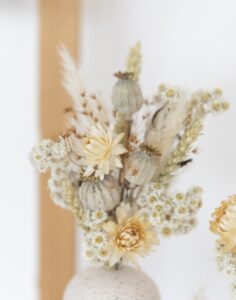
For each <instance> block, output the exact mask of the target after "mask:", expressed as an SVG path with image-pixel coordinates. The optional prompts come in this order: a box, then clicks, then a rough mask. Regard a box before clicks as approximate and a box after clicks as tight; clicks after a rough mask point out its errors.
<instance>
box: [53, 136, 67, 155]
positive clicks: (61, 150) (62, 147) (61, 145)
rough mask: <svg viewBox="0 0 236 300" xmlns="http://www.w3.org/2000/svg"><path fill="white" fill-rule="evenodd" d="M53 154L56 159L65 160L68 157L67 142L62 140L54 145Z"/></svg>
mask: <svg viewBox="0 0 236 300" xmlns="http://www.w3.org/2000/svg"><path fill="white" fill-rule="evenodd" d="M51 152H52V157H53V158H54V159H58V160H59V159H63V158H64V157H65V156H66V155H67V151H66V144H65V140H64V139H63V138H60V140H59V141H58V142H57V143H54V144H53V145H52V149H51Z"/></svg>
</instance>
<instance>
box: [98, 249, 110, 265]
mask: <svg viewBox="0 0 236 300" xmlns="http://www.w3.org/2000/svg"><path fill="white" fill-rule="evenodd" d="M110 255H111V253H110V249H109V248H108V247H107V246H103V247H100V248H99V249H98V250H97V252H96V256H97V257H98V259H99V260H101V261H103V262H108V261H109V257H110Z"/></svg>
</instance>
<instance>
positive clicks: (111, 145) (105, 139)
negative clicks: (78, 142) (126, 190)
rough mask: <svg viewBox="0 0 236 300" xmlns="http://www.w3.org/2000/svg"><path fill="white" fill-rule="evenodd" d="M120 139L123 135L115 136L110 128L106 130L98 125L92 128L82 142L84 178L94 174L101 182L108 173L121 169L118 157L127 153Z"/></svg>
mask: <svg viewBox="0 0 236 300" xmlns="http://www.w3.org/2000/svg"><path fill="white" fill-rule="evenodd" d="M122 138H123V133H121V134H118V135H116V134H115V132H114V130H113V127H112V126H110V127H109V128H108V129H107V130H105V129H104V128H103V127H102V126H100V125H97V127H93V128H92V130H91V135H90V136H87V137H86V138H84V140H83V151H82V154H83V156H84V158H85V162H86V165H87V168H86V170H85V173H84V176H90V175H92V174H94V176H95V177H99V178H100V179H101V180H103V178H104V176H105V175H108V174H109V173H110V171H113V170H114V169H115V168H122V163H121V158H120V155H121V154H123V153H125V152H127V150H126V149H125V147H124V146H123V145H122V144H121V140H122Z"/></svg>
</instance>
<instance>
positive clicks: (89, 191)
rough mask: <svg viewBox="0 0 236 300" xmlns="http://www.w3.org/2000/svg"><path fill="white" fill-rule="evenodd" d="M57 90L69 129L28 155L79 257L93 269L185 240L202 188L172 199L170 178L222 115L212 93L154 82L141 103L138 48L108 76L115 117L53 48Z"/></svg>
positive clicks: (222, 104) (219, 99)
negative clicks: (79, 234) (75, 239)
mask: <svg viewBox="0 0 236 300" xmlns="http://www.w3.org/2000/svg"><path fill="white" fill-rule="evenodd" d="M60 56H61V61H62V65H63V68H64V78H63V83H64V86H65V88H66V90H67V91H68V92H69V94H70V96H71V98H72V100H73V107H69V108H67V109H66V110H65V116H66V120H67V124H68V130H67V132H65V133H63V134H61V135H60V136H59V138H58V140H57V141H52V140H50V139H43V140H41V141H40V142H39V143H37V144H36V145H35V146H34V147H33V149H32V152H31V162H32V164H33V166H34V167H35V169H36V170H38V171H39V172H46V171H48V170H50V172H51V175H50V179H49V182H48V187H49V190H50V194H51V198H52V200H53V201H54V203H55V204H57V205H59V206H61V207H63V208H65V209H68V210H70V211H71V212H72V213H73V214H74V216H75V218H76V220H77V222H78V225H79V226H80V227H81V229H82V231H83V233H84V234H83V244H84V256H85V257H86V258H87V259H88V260H90V261H91V263H92V264H93V265H96V266H105V267H108V268H117V267H119V265H120V264H121V263H122V262H126V261H130V262H132V263H134V264H137V257H138V256H145V255H147V254H148V253H149V252H150V251H152V250H153V249H154V247H155V246H156V245H157V244H159V239H160V238H162V237H170V236H172V235H178V234H186V233H189V232H190V231H191V230H192V229H193V228H194V227H195V225H196V214H197V212H198V210H199V208H200V207H201V204H202V189H201V188H200V187H197V186H196V187H191V188H190V189H189V190H188V191H187V192H173V191H172V190H171V188H170V187H171V183H172V182H173V179H174V178H175V177H176V176H177V175H178V174H179V173H180V172H181V170H183V169H184V168H185V166H186V165H188V164H190V163H191V161H192V160H193V158H194V156H195V155H196V154H197V151H196V147H195V142H196V141H197V139H198V138H199V136H200V135H201V134H202V131H203V123H204V120H205V117H206V116H207V115H209V114H214V113H216V114H217V113H220V112H223V111H225V110H226V109H227V108H228V106H229V105H228V102H226V101H225V100H224V98H223V95H222V91H221V90H220V89H218V88H216V89H213V90H211V91H206V90H199V91H196V92H194V93H192V94H190V93H188V92H187V91H185V90H184V89H182V88H180V87H174V86H170V85H165V84H162V85H160V86H159V88H158V91H157V92H156V93H155V94H154V96H152V97H150V98H149V99H146V98H143V95H142V92H141V88H140V85H139V75H140V70H141V59H142V58H141V47H140V44H139V43H138V44H137V45H136V46H135V47H134V48H132V49H131V50H130V53H129V55H128V60H127V64H126V68H125V72H118V73H116V74H115V77H116V82H115V84H114V86H113V89H112V96H111V100H112V104H113V108H114V110H113V112H109V111H107V110H106V107H105V105H104V103H102V101H101V100H100V97H99V96H98V95H97V94H96V93H91V92H89V91H88V90H87V89H86V88H84V87H83V85H82V82H81V78H80V74H79V72H78V70H77V67H76V64H75V62H74V61H73V59H72V57H71V56H70V54H69V52H68V51H67V50H66V48H64V47H62V48H61V49H60Z"/></svg>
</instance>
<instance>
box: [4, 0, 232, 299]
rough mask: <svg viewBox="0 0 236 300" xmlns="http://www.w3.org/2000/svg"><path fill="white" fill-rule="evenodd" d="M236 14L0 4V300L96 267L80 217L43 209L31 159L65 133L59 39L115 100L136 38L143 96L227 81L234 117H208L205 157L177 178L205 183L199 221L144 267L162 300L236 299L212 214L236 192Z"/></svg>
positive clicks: (44, 290)
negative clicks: (39, 144) (87, 254)
mask: <svg viewBox="0 0 236 300" xmlns="http://www.w3.org/2000/svg"><path fill="white" fill-rule="evenodd" d="M235 10H236V2H235V1H234V0H208V1H205V0H199V1H194V0H178V1H175V0H166V1H160V0H149V1H144V0H129V1H125V0H119V1H118V0H113V1H110V0H96V1H95V0H80V1H79V0H78V1H77V0H57V1H56V0H50V1H49V0H41V1H40V0H38V1H36V0H5V1H4V0H0V42H1V46H0V82H1V83H0V101H1V110H0V128H1V147H0V157H1V164H0V166H1V167H0V179H1V185H0V186H1V192H2V193H1V197H0V198H1V200H0V201H1V208H0V299H9V300H13V299H19V300H39V299H40V300H49V299H50V300H60V299H61V294H62V290H63V288H64V286H65V284H66V281H68V279H69V278H70V277H71V276H72V275H73V273H75V272H77V271H78V270H80V269H82V268H84V267H85V266H86V263H85V262H84V261H83V259H82V258H81V248H80V239H79V233H78V232H76V231H75V230H74V224H73V223H72V220H71V219H72V216H68V215H66V212H63V211H61V210H60V208H55V209H56V212H55V211H54V208H51V206H50V205H51V204H45V205H44V204H43V205H42V203H50V200H49V198H48V197H47V192H46V186H45V182H46V178H43V179H41V181H39V180H38V177H37V176H36V174H35V173H34V172H33V170H32V168H31V166H30V164H29V162H28V160H27V156H28V153H29V151H30V149H31V146H32V144H33V143H34V142H35V141H36V140H37V139H39V137H40V136H44V137H46V136H45V134H48V135H49V136H54V134H57V133H58V130H57V129H56V128H57V127H58V126H59V127H60V128H63V125H62V117H61V112H62V109H63V105H64V103H65V102H66V101H68V99H67V98H66V95H65V94H64V92H63V91H62V89H61V87H60V72H59V65H58V64H57V53H56V47H57V45H59V43H61V42H63V43H65V44H66V45H67V46H68V48H69V49H70V50H71V52H72V53H73V55H75V56H77V57H78V59H79V63H80V65H82V66H83V69H84V70H85V71H86V76H87V77H86V78H87V86H89V87H91V89H96V90H100V91H101V92H102V94H103V95H104V101H107V102H108V101H109V95H110V92H111V87H112V84H113V83H114V78H113V76H112V74H113V73H114V72H115V71H117V70H119V69H122V67H123V65H124V61H125V58H126V55H127V51H128V49H129V47H130V46H133V45H134V44H135V43H136V41H137V40H139V41H140V42H141V43H142V48H143V51H142V52H143V71H142V76H141V84H142V87H143V93H144V95H145V96H151V95H152V94H153V93H155V91H156V89H157V86H158V85H159V84H160V83H162V82H165V83H170V84H173V85H182V86H184V87H186V88H189V89H197V88H214V87H221V88H222V89H223V90H224V93H225V97H226V99H227V100H228V101H230V102H231V109H230V111H229V112H226V113H225V114H223V115H220V116H216V117H210V118H209V119H208V120H207V122H206V124H205V131H204V135H203V136H202V137H201V140H200V143H199V146H200V155H199V156H198V158H197V159H196V161H195V162H194V164H192V166H191V168H189V169H188V170H187V171H186V172H185V173H184V174H183V176H181V177H180V179H179V181H178V182H177V183H176V188H177V189H180V190H184V189H186V188H187V187H188V186H190V185H192V184H199V185H201V186H202V187H203V188H204V190H205V194H204V205H203V207H202V209H201V211H200V213H199V225H198V227H197V228H196V229H195V231H194V232H192V233H191V234H189V235H187V236H182V237H175V238H171V239H169V240H168V239H167V240H163V241H162V244H161V246H160V247H159V249H158V251H157V252H156V253H153V254H152V255H150V256H149V257H148V258H146V259H145V260H143V261H142V267H143V268H144V270H145V271H146V272H147V273H148V274H149V275H150V276H151V277H152V278H153V279H154V280H155V281H156V283H157V284H158V286H159V288H160V291H161V294H162V297H163V300H167V299H169V300H170V299H178V300H189V299H191V296H192V294H193V293H194V291H196V290H198V289H199V288H202V287H205V288H206V291H207V300H213V299H214V300H222V299H230V295H229V291H228V281H227V279H226V278H225V276H224V275H223V274H220V273H218V272H217V268H216V264H215V261H214V258H215V249H214V240H215V237H214V236H213V235H212V234H211V233H210V232H209V230H208V221H209V218H210V215H211V212H212V211H213V210H214V208H215V207H216V206H218V204H219V203H220V201H221V200H223V199H225V198H226V197H227V196H228V195H230V194H233V193H236V175H235V170H236V158H235V153H236V142H235V131H236V117H235V116H236V108H235V98H236V55H235V53H236V36H235V28H236V18H235ZM59 115H60V116H59ZM60 128H59V129H60ZM47 137H48V136H47ZM47 205H48V206H47ZM58 211H60V212H58ZM47 212H50V213H47ZM60 228H61V229H60ZM65 228H66V230H65V231H63V230H64V229H65ZM63 234H64V235H63ZM65 239H66V241H65ZM71 245H72V246H71ZM42 254H43V255H42ZM67 266H68V267H67Z"/></svg>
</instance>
